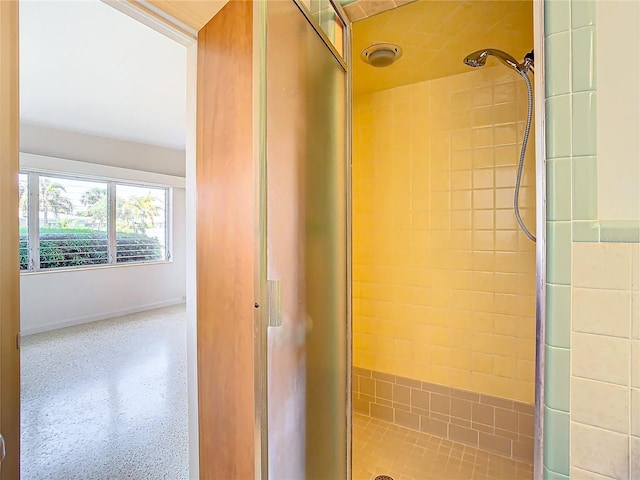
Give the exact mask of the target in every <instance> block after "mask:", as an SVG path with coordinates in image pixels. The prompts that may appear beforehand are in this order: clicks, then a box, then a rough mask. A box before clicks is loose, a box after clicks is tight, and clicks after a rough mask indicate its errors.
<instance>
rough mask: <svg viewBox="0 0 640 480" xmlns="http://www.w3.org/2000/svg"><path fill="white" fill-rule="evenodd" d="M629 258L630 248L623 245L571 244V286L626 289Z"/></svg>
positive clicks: (627, 287) (629, 280)
mask: <svg viewBox="0 0 640 480" xmlns="http://www.w3.org/2000/svg"><path fill="white" fill-rule="evenodd" d="M631 257H632V255H631V245H629V244H626V243H574V244H573V261H572V262H571V263H572V266H573V278H572V281H573V286H574V287H586V288H613V289H618V290H626V289H629V288H630V286H631V265H632V258H631Z"/></svg>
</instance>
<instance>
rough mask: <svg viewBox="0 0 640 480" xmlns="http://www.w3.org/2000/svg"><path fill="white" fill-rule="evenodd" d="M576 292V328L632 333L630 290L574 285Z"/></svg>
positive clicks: (573, 298) (572, 316)
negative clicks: (599, 288) (630, 323)
mask: <svg viewBox="0 0 640 480" xmlns="http://www.w3.org/2000/svg"><path fill="white" fill-rule="evenodd" d="M572 293H573V296H572V304H573V307H572V308H573V310H572V315H571V318H572V324H573V331H575V332H586V333H597V334H602V335H613V336H616V337H625V338H626V337H628V336H629V321H630V316H631V315H630V313H631V312H630V310H631V294H630V292H629V291H621V290H597V289H586V288H574V289H573V292H572Z"/></svg>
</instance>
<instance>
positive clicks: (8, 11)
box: [0, 0, 20, 480]
mask: <svg viewBox="0 0 640 480" xmlns="http://www.w3.org/2000/svg"><path fill="white" fill-rule="evenodd" d="M18 66H19V62H18V2H17V1H16V0H7V1H4V0H3V1H0V218H1V219H2V227H1V228H0V292H1V293H0V433H2V435H3V436H4V438H5V443H6V451H7V456H6V458H5V459H4V461H3V462H2V469H1V470H0V479H11V480H14V479H18V478H20V356H19V351H18V348H17V345H16V341H17V335H18V330H19V328H20V290H19V289H20V266H19V261H18V258H19V257H18V249H19V246H18V215H17V212H18V165H19V161H18V144H19V106H18V99H19V95H18V88H19V75H18Z"/></svg>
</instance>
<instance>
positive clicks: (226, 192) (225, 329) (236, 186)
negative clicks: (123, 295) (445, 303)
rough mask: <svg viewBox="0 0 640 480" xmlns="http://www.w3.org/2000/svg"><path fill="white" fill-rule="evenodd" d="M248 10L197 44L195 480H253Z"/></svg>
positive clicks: (238, 6) (236, 6) (204, 33)
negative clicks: (197, 451)
mask: <svg viewBox="0 0 640 480" xmlns="http://www.w3.org/2000/svg"><path fill="white" fill-rule="evenodd" d="M252 95H253V5H252V2H249V1H239V0H237V1H236V0H234V1H231V2H229V3H228V4H227V5H226V6H225V7H224V8H223V9H222V10H221V11H220V12H219V13H218V14H217V15H216V16H215V17H214V18H213V19H212V20H211V21H210V22H209V23H208V24H207V25H205V27H204V28H203V29H202V30H201V31H200V32H199V34H198V91H197V122H196V123H197V126H196V145H197V147H196V148H197V160H196V185H197V207H196V255H197V265H198V269H197V298H198V305H197V311H198V335H197V336H198V366H199V369H198V370H199V371H198V413H199V431H200V433H199V442H200V476H201V478H207V479H208V478H220V479H222V478H229V479H231V478H234V479H235V478H237V479H251V478H255V474H256V472H255V465H254V451H255V444H254V442H255V438H256V435H255V428H254V412H255V402H256V399H255V395H254V365H253V361H254V302H255V301H256V300H255V295H256V292H255V284H254V280H255V279H254V276H255V270H254V265H255V261H256V259H255V258H254V257H255V251H256V241H257V239H256V235H255V232H256V227H255V225H256V222H257V219H258V212H256V205H257V201H256V197H255V196H256V194H257V192H256V189H255V185H256V181H255V175H256V174H257V171H256V170H257V159H256V158H255V156H254V152H253V147H254V141H253V135H254V132H253V114H254V112H253V97H252Z"/></svg>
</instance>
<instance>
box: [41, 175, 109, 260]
mask: <svg viewBox="0 0 640 480" xmlns="http://www.w3.org/2000/svg"><path fill="white" fill-rule="evenodd" d="M38 207H39V211H38V224H39V232H38V233H39V244H40V255H39V256H40V269H46V268H60V267H79V266H83V265H100V264H105V263H109V236H108V234H107V217H108V215H107V207H108V204H107V184H106V183H105V182H89V181H84V180H75V179H68V178H59V177H49V176H47V177H45V176H42V175H41V176H40V178H39V189H38Z"/></svg>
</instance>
